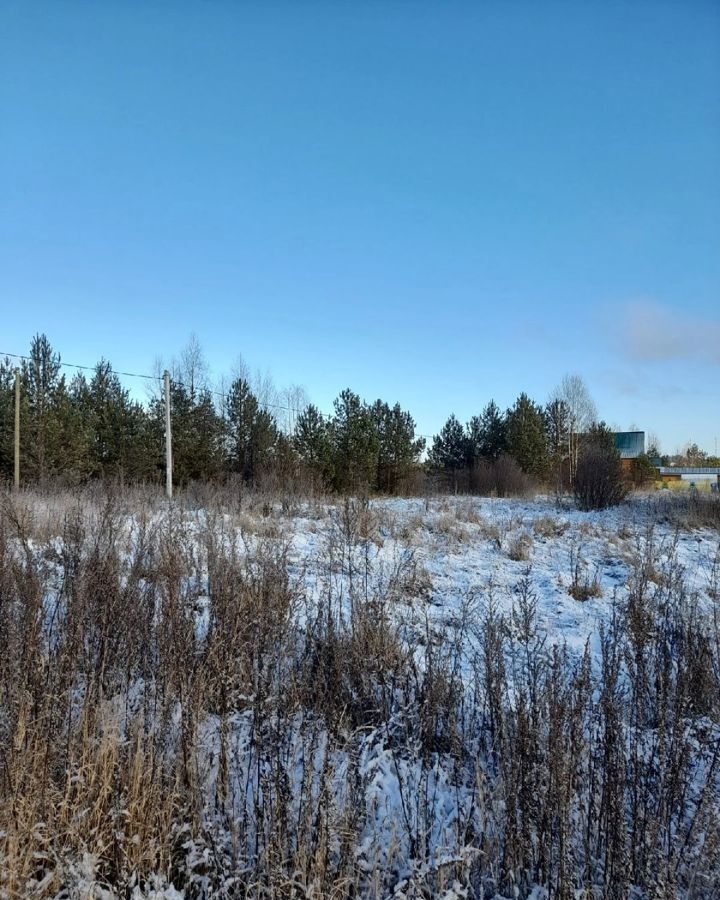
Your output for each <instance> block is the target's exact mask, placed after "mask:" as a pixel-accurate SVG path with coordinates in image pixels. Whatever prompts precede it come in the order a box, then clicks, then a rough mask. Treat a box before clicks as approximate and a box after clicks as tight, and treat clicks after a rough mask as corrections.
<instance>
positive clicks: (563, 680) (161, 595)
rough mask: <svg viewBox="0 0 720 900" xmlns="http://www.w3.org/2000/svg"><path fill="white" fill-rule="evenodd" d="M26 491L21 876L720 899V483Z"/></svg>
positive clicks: (124, 883) (256, 888)
mask: <svg viewBox="0 0 720 900" xmlns="http://www.w3.org/2000/svg"><path fill="white" fill-rule="evenodd" d="M669 493H670V492H666V495H665V496H658V495H652V496H646V497H635V498H633V499H631V500H630V501H628V502H627V503H625V504H623V505H622V506H620V507H617V508H615V509H611V510H607V511H604V512H597V513H581V512H578V511H577V510H575V509H574V508H573V507H572V504H571V503H570V502H569V501H557V500H555V499H554V498H545V497H538V498H536V499H534V500H519V499H518V500H512V499H507V500H501V499H489V498H468V497H428V498H420V499H372V500H364V499H346V500H337V499H335V500H333V499H327V498H314V499H304V498H299V497H285V498H282V497H272V496H259V495H254V494H245V495H244V496H240V495H235V494H234V495H230V494H229V493H223V492H222V491H216V492H215V491H210V490H209V489H208V490H205V489H199V490H197V491H196V492H194V493H193V492H191V493H188V494H187V495H185V496H184V497H182V498H181V499H180V500H178V501H177V502H175V503H173V504H168V503H166V502H165V501H164V500H162V499H161V498H160V497H158V496H157V495H155V494H154V493H152V492H142V491H129V490H128V491H123V492H112V491H111V492H106V491H103V490H101V489H97V490H95V491H83V492H78V493H70V492H56V493H51V494H45V495H40V494H34V493H29V492H28V493H23V494H20V495H17V496H12V495H7V494H6V495H3V496H2V505H1V507H0V510H1V513H0V897H2V898H16V897H17V898H20V897H38V898H60V897H102V898H110V897H132V898H134V900H140V898H145V897H147V898H150V897H153V898H157V900H159V898H168V900H170V898H179V897H186V898H194V897H198V898H200V897H208V898H209V897H213V898H214V897H261V896H262V897H287V898H291V897H293V898H294V897H297V898H300V897H316V898H320V897H338V898H340V897H393V898H397V900H401V898H412V897H443V898H445V900H451V898H464V897H467V898H487V900H491V898H495V897H532V898H533V900H541V898H544V897H558V898H565V897H567V898H570V897H588V898H590V897H618V898H620V897H628V896H633V897H638V898H640V897H648V898H649V897H675V896H679V897H702V898H705V897H708V898H709V897H716V896H718V893H719V892H720V531H719V529H718V509H717V506H718V504H717V503H716V502H715V501H714V500H711V498H702V497H700V498H681V497H675V496H668V494H669Z"/></svg>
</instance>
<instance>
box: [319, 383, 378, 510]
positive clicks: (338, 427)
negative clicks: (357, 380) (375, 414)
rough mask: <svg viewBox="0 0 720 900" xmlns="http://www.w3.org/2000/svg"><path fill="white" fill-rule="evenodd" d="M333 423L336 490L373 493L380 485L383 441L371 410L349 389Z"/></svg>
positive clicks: (340, 399)
mask: <svg viewBox="0 0 720 900" xmlns="http://www.w3.org/2000/svg"><path fill="white" fill-rule="evenodd" d="M334 407H335V414H334V416H333V418H332V422H331V423H330V434H331V438H332V446H333V475H334V486H335V489H336V490H337V491H339V492H341V493H345V492H348V491H352V492H357V491H361V490H373V489H374V488H375V486H376V478H377V463H378V453H379V449H380V441H379V437H378V434H377V430H376V429H375V427H374V425H373V421H372V416H371V414H370V411H369V409H368V407H367V406H366V405H365V404H364V403H363V402H362V401H361V400H360V397H359V396H358V395H357V394H355V393H353V392H352V391H351V390H350V389H349V388H346V389H345V390H344V391H342V392H341V393H340V396H339V397H337V398H336V400H335V403H334Z"/></svg>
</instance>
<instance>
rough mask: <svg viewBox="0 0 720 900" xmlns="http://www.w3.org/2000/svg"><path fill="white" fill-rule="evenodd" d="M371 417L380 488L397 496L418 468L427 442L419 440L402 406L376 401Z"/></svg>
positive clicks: (411, 419)
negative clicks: (414, 468)
mask: <svg viewBox="0 0 720 900" xmlns="http://www.w3.org/2000/svg"><path fill="white" fill-rule="evenodd" d="M370 415H371V419H372V422H373V425H374V428H375V432H376V435H377V441H378V461H377V474H376V485H377V488H378V490H380V491H385V492H387V493H394V492H395V491H396V490H397V489H398V486H399V484H400V483H401V482H402V480H403V479H405V478H407V476H408V475H409V474H410V472H411V471H412V469H413V467H414V466H416V465H417V463H418V460H419V457H420V454H421V453H422V451H423V450H424V448H425V440H424V439H423V438H416V437H415V422H414V420H413V418H412V416H411V415H410V413H409V412H405V411H403V410H402V409H401V408H400V404H399V403H396V404H395V406H393V407H392V408H391V407H390V406H389V405H388V404H387V403H385V402H383V401H382V400H376V401H375V403H374V404H373V405H372V407H371V408H370Z"/></svg>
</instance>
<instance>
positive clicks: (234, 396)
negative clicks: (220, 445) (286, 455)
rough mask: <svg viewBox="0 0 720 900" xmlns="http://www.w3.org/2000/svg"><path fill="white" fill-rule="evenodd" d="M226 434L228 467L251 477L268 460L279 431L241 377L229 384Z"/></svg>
mask: <svg viewBox="0 0 720 900" xmlns="http://www.w3.org/2000/svg"><path fill="white" fill-rule="evenodd" d="M226 434H227V452H228V463H229V468H230V471H231V472H235V473H236V474H238V475H241V476H242V478H243V480H244V481H252V480H253V479H254V478H256V477H257V475H258V474H259V472H260V471H261V470H262V469H263V468H264V467H266V466H267V465H268V464H269V462H270V460H271V458H272V453H273V448H274V446H275V443H276V441H277V435H278V431H277V427H276V425H275V420H274V419H273V417H272V416H271V415H270V413H269V412H267V410H264V409H261V408H260V405H259V404H258V401H257V397H255V395H254V394H253V392H252V391H251V390H250V385H249V384H248V382H247V381H246V379H244V378H236V379H235V381H234V382H233V383H232V385H231V387H230V393H229V396H228V401H227V412H226Z"/></svg>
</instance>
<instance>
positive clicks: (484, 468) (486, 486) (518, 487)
mask: <svg viewBox="0 0 720 900" xmlns="http://www.w3.org/2000/svg"><path fill="white" fill-rule="evenodd" d="M536 486H537V485H536V481H535V479H534V478H533V477H532V476H531V475H528V474H527V473H526V472H523V470H522V469H521V468H520V466H519V465H518V464H517V462H516V461H515V460H514V459H513V458H512V456H508V455H507V454H506V453H503V454H502V455H501V456H500V457H499V458H498V459H497V460H494V461H493V460H487V459H481V460H480V461H479V462H477V463H476V464H475V466H474V467H473V469H472V471H471V472H470V490H471V491H472V492H473V493H474V494H480V495H481V496H490V495H495V496H497V497H527V496H528V495H530V494H532V493H534V491H535V488H536Z"/></svg>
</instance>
